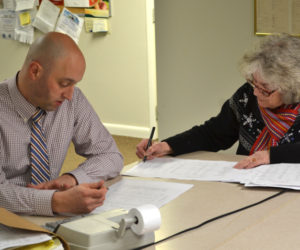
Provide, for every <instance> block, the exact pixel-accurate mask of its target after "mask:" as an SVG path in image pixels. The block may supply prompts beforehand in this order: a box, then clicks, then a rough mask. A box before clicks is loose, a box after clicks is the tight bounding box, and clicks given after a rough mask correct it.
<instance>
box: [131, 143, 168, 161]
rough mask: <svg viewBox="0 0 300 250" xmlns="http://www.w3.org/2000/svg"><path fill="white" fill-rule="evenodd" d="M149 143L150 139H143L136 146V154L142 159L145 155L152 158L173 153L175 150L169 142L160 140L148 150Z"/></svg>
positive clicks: (149, 158)
mask: <svg viewBox="0 0 300 250" xmlns="http://www.w3.org/2000/svg"><path fill="white" fill-rule="evenodd" d="M147 144H148V139H143V140H142V141H141V142H140V143H139V144H138V145H137V146H136V155H137V157H139V158H140V159H143V158H144V156H147V159H148V160H151V159H154V158H156V157H162V156H164V155H168V154H171V153H172V152H173V151H172V149H171V147H170V146H169V144H168V143H166V142H158V143H155V142H154V143H153V145H152V146H150V147H149V148H148V150H147V151H146V148H147Z"/></svg>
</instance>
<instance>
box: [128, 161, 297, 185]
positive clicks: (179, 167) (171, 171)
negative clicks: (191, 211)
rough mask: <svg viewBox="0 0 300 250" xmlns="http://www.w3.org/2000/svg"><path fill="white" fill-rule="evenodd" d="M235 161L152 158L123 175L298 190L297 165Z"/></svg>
mask: <svg viewBox="0 0 300 250" xmlns="http://www.w3.org/2000/svg"><path fill="white" fill-rule="evenodd" d="M235 164H236V162H228V161H203V160H186V159H179V158H156V159H153V160H151V161H146V162H140V163H138V164H137V165H136V166H134V167H133V168H131V169H130V170H128V171H126V172H125V173H124V174H123V175H130V176H140V177H159V178H174V179H182V180H198V181H223V182H238V183H242V184H245V185H246V186H248V187H250V186H268V187H283V188H290V189H297V190H300V164H285V163H281V164H269V165H263V166H258V167H255V168H251V169H235V168H233V166H234V165H235Z"/></svg>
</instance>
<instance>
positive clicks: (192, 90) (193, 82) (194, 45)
mask: <svg viewBox="0 0 300 250" xmlns="http://www.w3.org/2000/svg"><path fill="white" fill-rule="evenodd" d="M155 12H156V40H157V42H156V48H157V55H156V57H157V89H158V128H159V131H158V133H159V138H160V139H164V138H166V137H168V136H171V135H173V134H176V133H179V132H182V131H184V130H186V129H189V128H190V127H192V126H193V125H196V124H201V123H202V122H204V121H205V120H207V119H208V118H209V117H211V116H213V115H216V114H217V113H218V112H219V110H220V108H221V105H222V104H223V102H224V101H225V100H226V99H227V98H229V97H230V96H231V95H232V94H233V92H234V91H235V90H236V89H237V88H238V87H239V86H240V85H241V84H243V83H244V79H242V77H241V76H240V74H239V72H238V67H237V63H238V61H239V59H240V58H241V57H242V55H243V53H244V51H245V50H246V49H248V48H249V46H250V45H251V44H252V42H253V41H254V40H255V39H256V37H255V35H254V1H253V0H226V1H223V0H209V1H207V0H186V1H180V0H164V1H161V0H156V1H155Z"/></svg>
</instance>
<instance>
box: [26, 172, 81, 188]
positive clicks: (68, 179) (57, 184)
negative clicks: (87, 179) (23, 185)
mask: <svg viewBox="0 0 300 250" xmlns="http://www.w3.org/2000/svg"><path fill="white" fill-rule="evenodd" d="M76 184H77V181H76V179H75V177H74V176H73V175H71V174H64V175H61V176H60V177H58V178H57V179H55V180H51V181H47V182H43V183H40V184H38V185H33V184H28V187H30V188H35V189H55V190H60V191H63V190H67V189H69V188H72V187H74V186H76Z"/></svg>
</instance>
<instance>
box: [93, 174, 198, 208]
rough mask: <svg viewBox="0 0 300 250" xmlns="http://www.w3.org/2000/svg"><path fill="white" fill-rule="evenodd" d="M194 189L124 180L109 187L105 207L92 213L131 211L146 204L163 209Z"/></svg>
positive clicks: (172, 184)
mask: <svg viewBox="0 0 300 250" xmlns="http://www.w3.org/2000/svg"><path fill="white" fill-rule="evenodd" d="M192 187H193V185H192V184H184V183H174V182H164V181H150V180H132V179H128V178H123V179H122V180H121V181H119V182H117V183H115V184H113V185H112V186H110V187H109V190H108V191H107V193H106V198H105V203H104V205H103V206H100V207H98V208H96V209H95V210H94V211H93V212H92V213H100V212H102V211H108V210H111V209H119V208H123V209H126V210H129V209H131V208H135V207H138V206H141V205H145V204H153V205H155V206H157V207H162V206H163V205H165V204H167V203H168V202H170V201H171V200H173V199H175V198H176V197H178V196H179V195H181V194H183V193H184V192H186V191H188V190H189V189H190V188H192Z"/></svg>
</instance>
